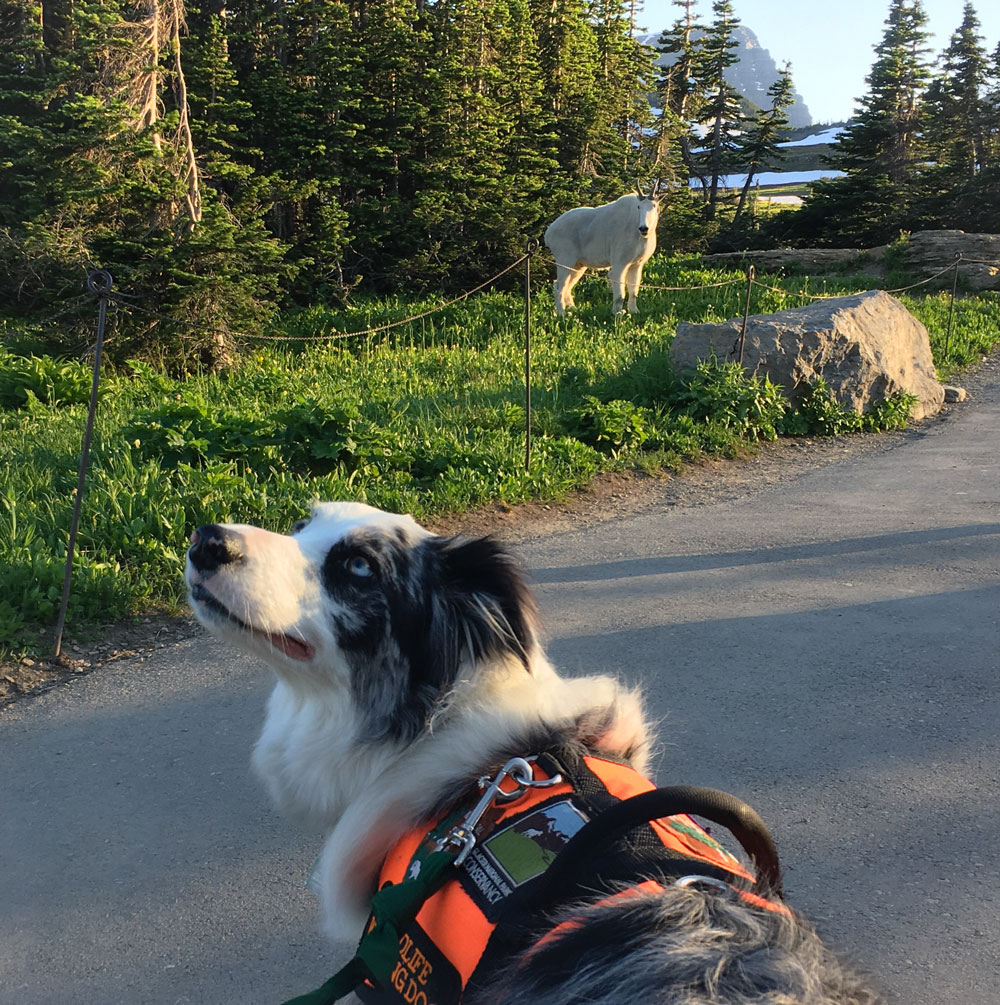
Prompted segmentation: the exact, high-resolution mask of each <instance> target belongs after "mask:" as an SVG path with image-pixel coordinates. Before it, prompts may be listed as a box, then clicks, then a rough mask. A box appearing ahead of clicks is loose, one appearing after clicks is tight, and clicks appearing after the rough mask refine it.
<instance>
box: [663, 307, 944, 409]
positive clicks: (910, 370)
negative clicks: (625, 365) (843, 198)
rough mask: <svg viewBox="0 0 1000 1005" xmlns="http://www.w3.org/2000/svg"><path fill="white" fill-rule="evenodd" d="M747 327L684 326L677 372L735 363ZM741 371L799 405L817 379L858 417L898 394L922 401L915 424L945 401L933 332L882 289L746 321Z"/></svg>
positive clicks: (675, 355)
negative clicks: (763, 378) (704, 363)
mask: <svg viewBox="0 0 1000 1005" xmlns="http://www.w3.org/2000/svg"><path fill="white" fill-rule="evenodd" d="M741 326H742V318H737V319H734V320H732V321H726V322H724V323H722V324H688V323H682V324H680V325H678V326H677V335H676V336H675V338H674V341H673V342H672V344H671V346H670V358H671V360H672V362H673V365H674V369H675V370H676V371H678V372H682V371H684V370H693V369H694V368H695V366H697V364H698V361H699V360H704V359H710V358H712V357H713V356H714V357H715V358H716V359H718V360H720V361H723V360H735V359H737V358H738V356H739V339H740V328H741ZM743 365H744V367H746V369H747V370H749V371H750V372H752V373H758V374H762V375H764V374H766V375H767V376H768V377H769V378H770V379H771V380H772V381H773V382H774V383H775V384H780V385H781V386H782V388H783V389H784V393H785V395H786V397H787V398H788V399H789V400H790V401H791V402H792V403H793V404H795V403H796V402H797V401H798V399H799V398H800V397H801V395H802V394H803V393H804V391H805V390H806V388H807V386H808V385H809V384H810V383H811V382H812V381H814V380H815V379H816V378H817V377H823V378H824V379H825V380H826V382H827V383H828V384H829V385H830V388H831V390H832V391H833V393H834V394H835V395H836V396H837V399H838V400H839V401H840V402H841V403H842V404H844V405H845V406H847V407H849V408H852V409H854V411H855V412H858V413H861V412H865V411H867V410H868V409H869V408H870V407H871V406H872V405H875V404H878V403H879V402H881V401H883V400H884V399H885V398H888V397H890V396H891V395H893V394H895V393H896V392H897V391H909V392H910V394H914V395H916V397H917V399H918V401H917V404H915V405H914V406H913V410H912V411H911V413H910V414H911V416H912V418H914V419H923V418H925V417H926V416H928V415H934V414H935V413H936V412H938V411H939V410H940V408H941V405H942V403H943V401H944V388H943V387H942V386H941V385H940V384H939V383H938V381H937V378H936V376H935V373H934V361H933V359H932V358H931V345H930V339H929V338H928V336H927V329H926V328H925V327H924V326H923V325H922V324H921V323H920V322H919V321H918V320H917V319H916V318H915V317H914V316H913V315H912V314H911V313H910V312H909V311H908V310H907V309H906V308H905V307H904V306H903V305H902V304H901V303H900V302H899V301H898V300H897V299H896V298H895V297H893V296H890V295H889V294H888V293H883V292H882V291H881V290H872V291H869V292H867V293H858V294H855V295H854V296H850V297H831V298H830V299H827V300H819V301H816V302H815V303H812V304H809V305H808V306H806V307H799V308H795V309H793V310H788V311H779V312H778V313H776V314H758V315H755V316H753V317H750V318H748V320H747V332H746V339H745V342H744V345H743Z"/></svg>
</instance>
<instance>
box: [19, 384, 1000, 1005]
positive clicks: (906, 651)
mask: <svg viewBox="0 0 1000 1005" xmlns="http://www.w3.org/2000/svg"><path fill="white" fill-rule="evenodd" d="M998 445H1000V387H998V386H997V384H996V382H994V383H993V384H992V385H991V386H990V387H988V388H987V389H986V393H985V394H984V395H983V396H982V397H981V399H980V400H979V401H977V402H976V403H975V404H974V405H969V406H967V408H966V409H964V410H961V411H958V412H957V413H956V414H955V416H954V417H952V418H951V419H949V420H948V421H947V422H944V423H940V424H935V425H934V426H933V427H932V428H931V429H929V431H928V432H927V433H926V435H924V436H920V437H917V438H912V439H909V440H908V442H906V443H904V444H903V445H902V446H899V447H898V448H896V449H893V450H891V451H889V452H888V453H883V454H879V455H868V456H865V457H861V458H859V459H855V460H847V461H843V462H838V463H834V464H831V465H829V466H827V467H824V468H822V469H819V470H815V471H812V472H809V473H807V474H805V475H802V476H801V477H797V478H795V479H793V480H791V481H790V482H788V483H787V484H785V485H782V486H780V487H777V488H770V489H767V490H766V491H764V492H762V493H760V494H757V495H755V496H751V497H746V498H743V499H738V500H734V501H730V502H725V503H712V504H709V505H705V506H700V507H695V508H691V509H674V510H669V511H661V512H646V513H643V514H639V515H635V516H632V517H629V518H626V519H622V520H618V521H615V522H614V523H608V524H604V525H600V526H597V527H590V528H586V529H584V530H579V531H573V532H569V533H563V534H559V535H555V536H551V537H547V538H543V539H539V540H537V541H535V542H534V543H529V544H527V545H524V546H522V547H521V549H520V550H521V552H522V555H523V557H524V558H525V560H526V561H527V563H528V564H529V566H530V567H531V569H532V570H533V573H534V575H535V578H536V581H537V583H538V588H539V593H540V597H541V603H542V611H543V616H544V619H545V622H546V624H547V627H548V632H549V636H550V642H551V652H552V655H553V657H554V659H555V661H556V662H557V664H558V665H560V666H561V667H563V668H564V669H565V670H566V671H568V672H571V673H584V672H590V671H607V670H611V671H617V672H620V673H621V674H622V675H624V676H625V677H627V678H629V679H634V680H636V681H641V682H642V683H643V684H644V686H645V687H646V689H647V691H648V694H649V699H650V706H651V709H652V711H653V713H654V715H655V716H657V717H658V718H660V719H661V720H662V731H661V732H662V738H663V744H662V763H661V770H660V778H661V780H662V781H664V782H667V781H676V782H681V781H683V782H688V783H702V784H709V785H717V786H720V787H723V788H727V789H730V790H732V791H735V792H737V793H739V794H741V795H743V796H745V797H746V798H747V799H749V800H750V801H751V802H752V803H753V804H754V805H755V806H756V807H757V809H758V810H759V811H760V812H761V814H762V815H763V816H764V818H765V819H766V820H768V821H769V822H770V824H771V826H772V827H773V829H774V831H775V834H776V837H777V840H778V844H779V847H780V848H781V850H782V853H783V859H784V862H785V866H786V871H787V887H788V892H789V895H790V897H791V899H792V900H793V902H794V903H795V904H796V905H797V906H798V907H799V908H801V909H802V910H804V911H805V912H806V913H808V914H810V915H811V916H812V917H813V918H814V919H816V920H817V921H818V923H819V925H820V927H821V929H822V931H824V932H825V933H826V934H827V935H828V936H829V937H830V938H831V940H832V941H833V942H834V943H835V944H837V945H838V946H840V947H841V948H843V949H845V950H847V951H848V952H849V953H850V954H851V955H852V956H853V957H854V958H855V959H857V960H858V961H860V962H861V963H862V964H863V965H864V966H865V967H867V968H868V969H869V970H871V971H872V972H874V973H876V974H878V975H879V978H880V981H881V983H882V984H883V986H884V987H885V988H886V989H887V991H888V992H889V994H890V996H891V1000H893V1001H898V1002H901V1003H906V1005H941V1003H945V1002H948V1003H951V1002H962V1003H963V1005H995V1003H996V1002H997V1000H998V992H997V987H998V986H1000V947H998V941H997V934H998V932H1000V899H998V898H1000V883H998V882H997V878H998V875H1000V868H998V864H997V863H998V857H1000V767H998V765H1000V703H998V700H997V693H998V689H997V677H998V669H1000V628H998V612H1000V474H998V471H1000V469H998V465H997V452H998ZM268 681H269V678H268V673H267V671H266V670H264V669H263V668H262V667H261V666H260V665H258V664H255V663H253V662H252V661H249V660H246V659H243V658H241V657H238V656H236V655H234V654H233V653H231V652H225V653H221V654H214V653H213V652H212V649H211V647H210V645H209V644H208V642H207V640H205V639H204V638H201V637H199V638H197V639H192V640H190V641H187V642H183V643H179V644H177V645H175V646H173V647H172V648H170V649H168V650H165V651H162V652H161V653H159V654H157V655H156V656H155V657H152V658H148V659H146V660H134V661H131V662H125V663H119V664H116V665H112V666H110V667H107V668H105V669H104V670H102V671H100V672H99V673H96V674H94V675H92V676H90V677H87V678H83V679H80V680H78V681H76V682H74V683H73V684H72V685H70V686H66V687H63V688H59V689H56V690H54V691H51V692H48V693H46V694H44V695H42V696H40V697H38V698H35V699H32V700H29V701H22V702H20V703H18V704H15V705H14V706H12V707H11V708H9V709H8V710H7V711H6V712H4V713H3V715H2V716H0V754H2V756H0V1001H2V1002H4V1003H6V1002H16V1003H24V1005H29V1003H31V1005H36V1003H52V1005H55V1003H59V1005H65V1003H75V1002H86V1003H88V1005H111V1003H130V1005H138V1003H146V1002H148V1003H157V1005H159V1003H164V1005H172V1003H181V1002H191V1003H207V1005H216V1003H220V1005H221V1003H241V1005H242V1003H258V1002H259V1003H262V1005H270V1003H276V1002H279V1001H282V1000H284V998H286V997H289V996H290V995H291V994H293V993H300V992H303V991H305V990H308V989H310V988H312V987H314V986H316V985H318V984H319V983H321V981H322V980H323V979H325V977H326V976H328V972H329V970H330V967H331V961H330V960H329V958H328V956H327V954H326V951H325V949H324V947H323V945H322V943H321V942H320V940H319V939H318V937H317V936H316V935H315V934H314V904H313V902H312V899H311V896H310V895H309V894H308V893H307V892H306V891H305V890H304V889H303V887H302V882H303V879H304V877H305V874H306V873H307V871H308V869H309V866H310V864H311V862H312V859H313V856H314V855H315V853H316V851H317V849H318V847H319V836H318V835H314V834H305V833H302V832H300V831H299V830H297V829H296V828H295V827H294V826H293V825H291V824H289V823H287V822H285V821H282V820H280V819H278V818H277V817H276V816H275V815H274V814H273V813H272V812H271V810H270V809H269V808H268V807H267V805H266V803H265V801H264V799H263V797H262V795H261V793H260V791H259V789H258V788H257V786H256V783H255V782H254V780H253V779H252V778H251V777H250V775H249V771H248V767H247V765H248V754H249V750H250V746H251V744H252V742H253V740H254V737H255V733H256V730H257V728H258V726H259V722H260V718H261V706H262V703H263V700H264V696H265V694H266V691H267V689H268Z"/></svg>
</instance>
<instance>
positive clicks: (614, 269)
mask: <svg viewBox="0 0 1000 1005" xmlns="http://www.w3.org/2000/svg"><path fill="white" fill-rule="evenodd" d="M608 282H609V283H610V284H611V313H612V314H620V313H621V309H622V307H623V305H624V303H625V269H624V267H623V266H621V265H612V266H611V272H610V273H609V274H608Z"/></svg>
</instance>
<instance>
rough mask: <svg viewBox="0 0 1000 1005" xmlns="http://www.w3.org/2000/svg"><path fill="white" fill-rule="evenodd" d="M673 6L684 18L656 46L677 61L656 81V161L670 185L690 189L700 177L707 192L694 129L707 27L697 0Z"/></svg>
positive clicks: (683, 0)
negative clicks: (690, 182) (695, 153)
mask: <svg viewBox="0 0 1000 1005" xmlns="http://www.w3.org/2000/svg"><path fill="white" fill-rule="evenodd" d="M672 2H673V4H674V6H676V7H679V8H680V10H681V13H680V16H679V17H678V18H677V19H676V20H675V21H674V23H673V25H672V26H671V27H670V28H668V29H667V30H665V31H663V32H662V33H661V34H660V36H659V38H658V39H657V42H656V44H657V50H658V51H659V52H661V53H663V54H664V55H665V56H668V57H671V56H672V57H673V59H672V61H671V62H670V64H669V65H667V66H664V67H662V68H661V69H660V71H659V73H658V75H657V80H656V91H657V95H658V96H659V99H660V119H659V122H658V124H657V140H658V143H657V153H656V161H657V165H658V168H659V171H660V173H661V174H662V175H664V176H665V177H666V178H667V179H668V180H670V181H680V182H682V183H683V184H684V185H687V181H688V179H689V178H692V177H695V176H698V177H700V179H701V184H702V191H703V192H704V191H707V189H708V178H707V176H705V175H704V174H703V173H702V168H701V165H700V164H699V163H698V162H697V160H696V159H695V157H694V156H693V155H692V152H691V151H692V148H693V147H694V145H695V138H694V136H693V133H692V125H693V123H694V122H695V121H697V119H698V116H699V113H700V110H701V105H702V103H703V101H704V88H703V84H702V81H701V79H700V78H701V76H702V66H703V54H702V46H701V43H700V41H699V36H700V33H702V32H703V31H704V25H702V24H701V22H700V21H699V20H698V15H697V14H696V12H695V5H694V0H672Z"/></svg>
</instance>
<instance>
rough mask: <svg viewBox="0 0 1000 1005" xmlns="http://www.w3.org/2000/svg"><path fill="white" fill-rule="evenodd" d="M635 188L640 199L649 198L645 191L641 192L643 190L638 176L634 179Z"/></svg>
mask: <svg viewBox="0 0 1000 1005" xmlns="http://www.w3.org/2000/svg"><path fill="white" fill-rule="evenodd" d="M635 190H636V192H638V193H639V198H640V199H648V198H649V195H648V194H647V193H646V192H643V190H642V182H641V181H639V179H638V178H637V179H636V182H635Z"/></svg>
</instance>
